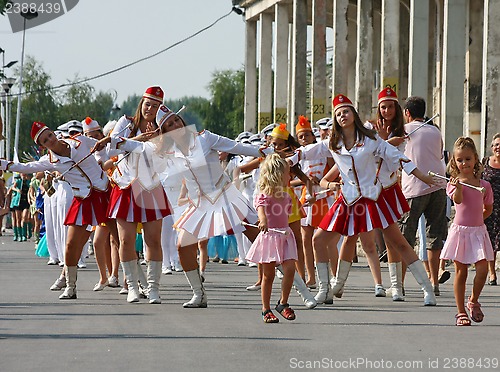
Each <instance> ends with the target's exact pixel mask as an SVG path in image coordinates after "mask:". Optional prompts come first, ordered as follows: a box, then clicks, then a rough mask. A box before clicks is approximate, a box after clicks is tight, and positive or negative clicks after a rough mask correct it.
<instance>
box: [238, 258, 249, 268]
mask: <svg viewBox="0 0 500 372" xmlns="http://www.w3.org/2000/svg"><path fill="white" fill-rule="evenodd" d="M246 265H247V262H246V261H245V260H244V259H239V260H238V266H246Z"/></svg>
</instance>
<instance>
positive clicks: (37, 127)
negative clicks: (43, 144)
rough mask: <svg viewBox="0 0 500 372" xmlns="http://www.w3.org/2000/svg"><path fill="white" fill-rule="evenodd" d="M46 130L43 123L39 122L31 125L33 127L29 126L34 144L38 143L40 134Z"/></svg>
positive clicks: (46, 127)
mask: <svg viewBox="0 0 500 372" xmlns="http://www.w3.org/2000/svg"><path fill="white" fill-rule="evenodd" d="M46 129H49V127H48V126H46V125H45V124H44V123H41V122H39V121H35V122H34V123H33V125H32V126H31V138H33V141H35V143H38V138H39V137H40V134H42V132H43V131H44V130H46Z"/></svg>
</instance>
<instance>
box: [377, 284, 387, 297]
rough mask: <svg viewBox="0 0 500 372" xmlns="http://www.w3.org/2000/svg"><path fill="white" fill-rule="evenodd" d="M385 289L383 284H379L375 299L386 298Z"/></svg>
mask: <svg viewBox="0 0 500 372" xmlns="http://www.w3.org/2000/svg"><path fill="white" fill-rule="evenodd" d="M385 296H386V294H385V288H384V287H383V286H382V284H377V285H376V286H375V297H385Z"/></svg>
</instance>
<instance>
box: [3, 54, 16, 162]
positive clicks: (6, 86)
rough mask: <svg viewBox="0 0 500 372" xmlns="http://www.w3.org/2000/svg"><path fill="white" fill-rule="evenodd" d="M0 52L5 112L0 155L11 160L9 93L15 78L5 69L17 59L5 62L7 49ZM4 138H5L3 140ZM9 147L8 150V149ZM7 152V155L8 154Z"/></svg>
mask: <svg viewBox="0 0 500 372" xmlns="http://www.w3.org/2000/svg"><path fill="white" fill-rule="evenodd" d="M0 53H1V54H2V69H1V70H0V78H1V79H2V80H3V81H2V89H3V91H2V94H1V101H2V106H3V113H2V119H3V127H2V133H1V138H0V155H1V156H2V157H3V158H7V159H9V160H10V138H11V137H10V132H9V128H10V105H9V103H10V102H9V95H8V93H9V92H10V88H12V85H14V79H12V78H8V77H7V76H6V75H5V69H7V68H10V67H12V66H13V65H15V64H16V63H17V61H10V62H9V63H7V64H5V49H2V48H0ZM2 140H5V142H3V141H2ZM6 148H7V150H6ZM6 152H7V156H6Z"/></svg>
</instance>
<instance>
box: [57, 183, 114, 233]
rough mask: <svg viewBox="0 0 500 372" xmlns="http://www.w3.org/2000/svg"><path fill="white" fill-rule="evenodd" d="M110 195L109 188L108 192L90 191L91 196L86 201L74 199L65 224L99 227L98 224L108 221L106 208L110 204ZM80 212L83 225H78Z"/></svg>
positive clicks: (80, 224) (79, 224)
mask: <svg viewBox="0 0 500 372" xmlns="http://www.w3.org/2000/svg"><path fill="white" fill-rule="evenodd" d="M109 194H110V192H109V188H108V190H106V191H100V190H96V189H92V190H91V191H90V195H89V196H87V197H86V198H85V199H81V198H76V197H73V201H72V202H71V206H70V207H69V210H68V213H67V214H66V218H65V220H64V224H65V225H78V226H85V225H93V226H97V225H98V224H101V223H104V222H106V221H107V220H108V215H107V213H106V208H105V206H107V205H108V204H109V198H110V195H109ZM80 211H81V215H82V221H81V223H80V222H78V223H77V219H78V215H79V214H80ZM92 215H94V216H95V220H94V219H93V218H92Z"/></svg>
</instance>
